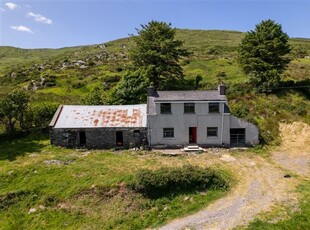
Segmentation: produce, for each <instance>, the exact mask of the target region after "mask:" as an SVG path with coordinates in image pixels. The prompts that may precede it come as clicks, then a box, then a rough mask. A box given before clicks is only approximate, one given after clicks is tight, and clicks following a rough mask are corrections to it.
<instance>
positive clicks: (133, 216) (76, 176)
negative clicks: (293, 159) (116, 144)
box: [0, 135, 231, 229]
mask: <svg viewBox="0 0 310 230" xmlns="http://www.w3.org/2000/svg"><path fill="white" fill-rule="evenodd" d="M0 149H1V151H0V224H1V228H3V229H40V228H44V229H72V228H76V229H83V228H91V229H116V228H120V229H145V228H147V227H151V228H153V227H157V226H158V225H161V224H163V223H165V222H166V221H168V220H171V219H173V218H176V217H180V216H183V215H186V214H188V213H192V212H195V211H197V210H199V209H201V208H202V207H204V206H206V205H208V204H209V203H210V202H212V201H214V200H215V199H218V198H220V197H221V196H223V195H224V194H225V190H221V189H217V188H213V189H198V190H194V189H191V190H186V191H183V192H180V191H181V190H178V193H174V194H173V195H170V196H161V197H157V198H156V199H150V198H148V197H146V196H144V195H143V194H141V193H140V192H137V191H135V190H134V189H132V188H133V187H132V185H134V184H137V183H136V179H135V178H136V177H135V175H136V174H137V173H138V171H139V168H144V169H146V170H147V169H150V170H152V172H156V171H157V170H161V169H163V168H164V167H168V168H169V169H172V168H174V167H175V166H176V165H178V166H179V167H181V168H182V165H189V164H191V160H192V158H191V157H176V158H170V159H169V162H168V161H167V157H164V156H160V155H158V154H152V153H146V152H138V154H137V152H131V151H122V152H111V151H99V150H93V151H80V150H72V149H63V148H59V147H54V146H51V145H49V139H48V137H46V136H33V135H32V136H28V137H26V138H19V139H16V140H14V141H12V142H11V141H1V142H0ZM196 166H199V165H196ZM200 167H201V168H202V171H203V170H204V168H205V167H206V165H203V164H202V165H201V166H200ZM197 168H199V167H197ZM177 169H179V168H178V167H177ZM213 172H216V173H217V175H219V177H223V178H226V179H228V178H231V176H230V174H229V173H227V171H224V170H220V169H216V170H214V171H213ZM188 173H190V172H188ZM162 176H164V177H165V175H162ZM202 176H203V175H202ZM188 179H191V178H188ZM209 183H210V182H209ZM107 217H108V218H107Z"/></svg>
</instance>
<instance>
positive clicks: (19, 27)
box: [11, 26, 34, 34]
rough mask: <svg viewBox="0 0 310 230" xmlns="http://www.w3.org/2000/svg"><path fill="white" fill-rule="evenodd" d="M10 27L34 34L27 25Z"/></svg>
mask: <svg viewBox="0 0 310 230" xmlns="http://www.w3.org/2000/svg"><path fill="white" fill-rule="evenodd" d="M11 29H12V30H17V31H20V32H28V33H32V34H34V32H33V31H32V30H31V29H30V28H28V27H27V26H11Z"/></svg>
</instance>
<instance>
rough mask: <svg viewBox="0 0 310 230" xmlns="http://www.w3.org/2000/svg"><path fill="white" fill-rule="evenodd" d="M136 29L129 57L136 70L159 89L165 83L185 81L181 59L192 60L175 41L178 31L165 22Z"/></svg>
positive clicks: (181, 43)
mask: <svg viewBox="0 0 310 230" xmlns="http://www.w3.org/2000/svg"><path fill="white" fill-rule="evenodd" d="M141 27H142V28H141V29H137V32H138V36H136V37H134V38H133V39H134V41H135V44H136V46H135V47H134V48H133V49H132V50H131V53H130V57H131V60H132V63H133V66H134V68H136V69H139V70H140V71H143V72H144V73H145V76H146V77H147V78H148V79H149V82H150V83H151V84H153V85H154V86H155V87H156V88H158V87H160V88H165V83H166V82H168V81H171V80H172V79H181V78H183V77H184V73H183V70H182V68H181V66H180V64H179V59H180V58H182V57H187V56H189V52H188V51H187V50H186V49H184V48H182V45H183V42H182V41H180V40H176V39H175V33H176V29H173V28H171V24H170V23H169V24H167V23H165V22H158V21H151V22H149V23H148V24H147V25H141Z"/></svg>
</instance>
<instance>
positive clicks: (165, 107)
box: [160, 103, 171, 114]
mask: <svg viewBox="0 0 310 230" xmlns="http://www.w3.org/2000/svg"><path fill="white" fill-rule="evenodd" d="M160 113H161V114H171V103H161V104H160Z"/></svg>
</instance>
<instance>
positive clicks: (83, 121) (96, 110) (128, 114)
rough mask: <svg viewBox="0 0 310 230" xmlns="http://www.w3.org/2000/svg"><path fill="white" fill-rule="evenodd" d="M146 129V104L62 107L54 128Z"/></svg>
mask: <svg viewBox="0 0 310 230" xmlns="http://www.w3.org/2000/svg"><path fill="white" fill-rule="evenodd" d="M99 127H124V128H125V127H146V104H140V105H98V106H89V105H64V106H63V107H62V110H61V113H60V114H59V117H58V119H57V122H56V124H55V126H54V128H99Z"/></svg>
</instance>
